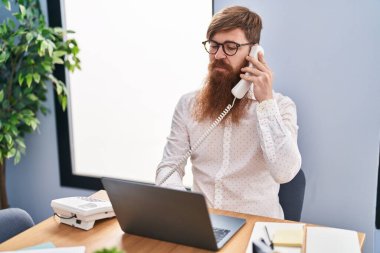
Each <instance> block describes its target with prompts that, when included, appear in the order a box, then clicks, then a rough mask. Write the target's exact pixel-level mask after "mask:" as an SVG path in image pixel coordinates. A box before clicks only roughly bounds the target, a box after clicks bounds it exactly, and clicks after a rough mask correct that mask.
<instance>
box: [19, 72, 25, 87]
mask: <svg viewBox="0 0 380 253" xmlns="http://www.w3.org/2000/svg"><path fill="white" fill-rule="evenodd" d="M23 82H24V77H23V75H22V73H20V74H18V83H19V84H20V85H22V83H23Z"/></svg>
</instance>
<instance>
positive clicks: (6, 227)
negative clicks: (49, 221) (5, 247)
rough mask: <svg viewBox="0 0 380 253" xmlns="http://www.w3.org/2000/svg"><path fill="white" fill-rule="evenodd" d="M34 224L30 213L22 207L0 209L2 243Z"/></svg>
mask: <svg viewBox="0 0 380 253" xmlns="http://www.w3.org/2000/svg"><path fill="white" fill-rule="evenodd" d="M32 226H34V222H33V219H32V217H30V215H29V214H28V213H27V212H26V211H24V210H22V209H20V208H6V209H2V210H0V228H1V229H0V243H2V242H4V241H6V240H8V239H9V238H11V237H13V236H15V235H17V234H18V233H21V232H23V231H24V230H26V229H28V228H30V227H32Z"/></svg>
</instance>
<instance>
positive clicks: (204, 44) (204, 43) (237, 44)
mask: <svg viewBox="0 0 380 253" xmlns="http://www.w3.org/2000/svg"><path fill="white" fill-rule="evenodd" d="M207 42H209V43H210V42H213V43H215V44H216V45H217V46H218V49H217V50H216V51H215V53H210V52H209V51H208V50H207V47H206V43H207ZM225 43H233V44H235V45H236V51H235V53H234V54H228V53H227V52H226V50H225V48H224V44H225ZM202 44H203V46H204V47H205V50H206V52H207V53H209V54H216V53H217V52H218V51H219V48H220V46H222V50H223V52H224V53H225V54H226V55H228V56H234V55H235V54H236V53H237V51H239V48H240V47H242V46H247V45H254V44H256V43H254V42H248V43H244V44H239V43H236V42H235V41H225V42H223V43H219V42H216V41H215V40H205V41H203V42H202Z"/></svg>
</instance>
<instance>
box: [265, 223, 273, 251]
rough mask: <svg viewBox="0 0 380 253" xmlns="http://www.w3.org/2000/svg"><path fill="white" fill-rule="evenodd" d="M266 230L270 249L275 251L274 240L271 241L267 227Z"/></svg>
mask: <svg viewBox="0 0 380 253" xmlns="http://www.w3.org/2000/svg"><path fill="white" fill-rule="evenodd" d="M264 228H265V232H267V236H268V240H269V243H270V244H269V247H270V248H271V249H272V250H273V242H272V240H271V239H270V236H269V232H268V229H267V226H264Z"/></svg>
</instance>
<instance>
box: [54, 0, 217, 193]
mask: <svg viewBox="0 0 380 253" xmlns="http://www.w3.org/2000/svg"><path fill="white" fill-rule="evenodd" d="M61 4H62V6H61V9H62V10H63V16H64V18H63V19H64V20H63V23H64V24H63V25H64V27H65V28H67V29H69V30H74V31H75V32H76V33H75V34H73V35H70V36H71V37H74V38H75V39H76V40H77V42H78V44H79V48H80V54H79V58H80V59H81V68H82V70H81V71H76V72H74V73H70V72H67V73H66V82H67V85H68V89H69V101H68V113H69V129H70V142H71V157H72V168H73V169H72V170H73V174H75V175H81V176H91V177H102V176H107V177H115V178H122V179H129V180H136V181H141V182H154V179H155V171H156V168H157V165H158V163H159V162H160V161H161V158H162V153H163V148H164V146H165V143H166V137H167V136H168V135H169V132H170V126H171V119H172V115H173V112H174V108H175V105H176V104H177V102H178V100H179V98H180V97H181V95H183V94H185V93H187V92H191V91H193V90H196V89H199V88H200V87H201V85H202V82H203V80H204V78H205V76H206V74H207V64H208V54H207V53H206V51H205V50H204V48H203V45H202V44H201V42H202V41H204V40H206V31H207V27H208V24H209V22H210V21H211V17H212V1H205V0H196V1H175V0H163V1H125V0H109V1H106V2H105V1H100V0H81V1H78V0H64V1H61ZM188 167H189V166H187V169H186V172H187V173H186V174H187V175H186V176H185V180H184V182H185V184H186V185H188V186H190V185H191V184H192V177H191V170H190V169H189V168H188Z"/></svg>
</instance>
